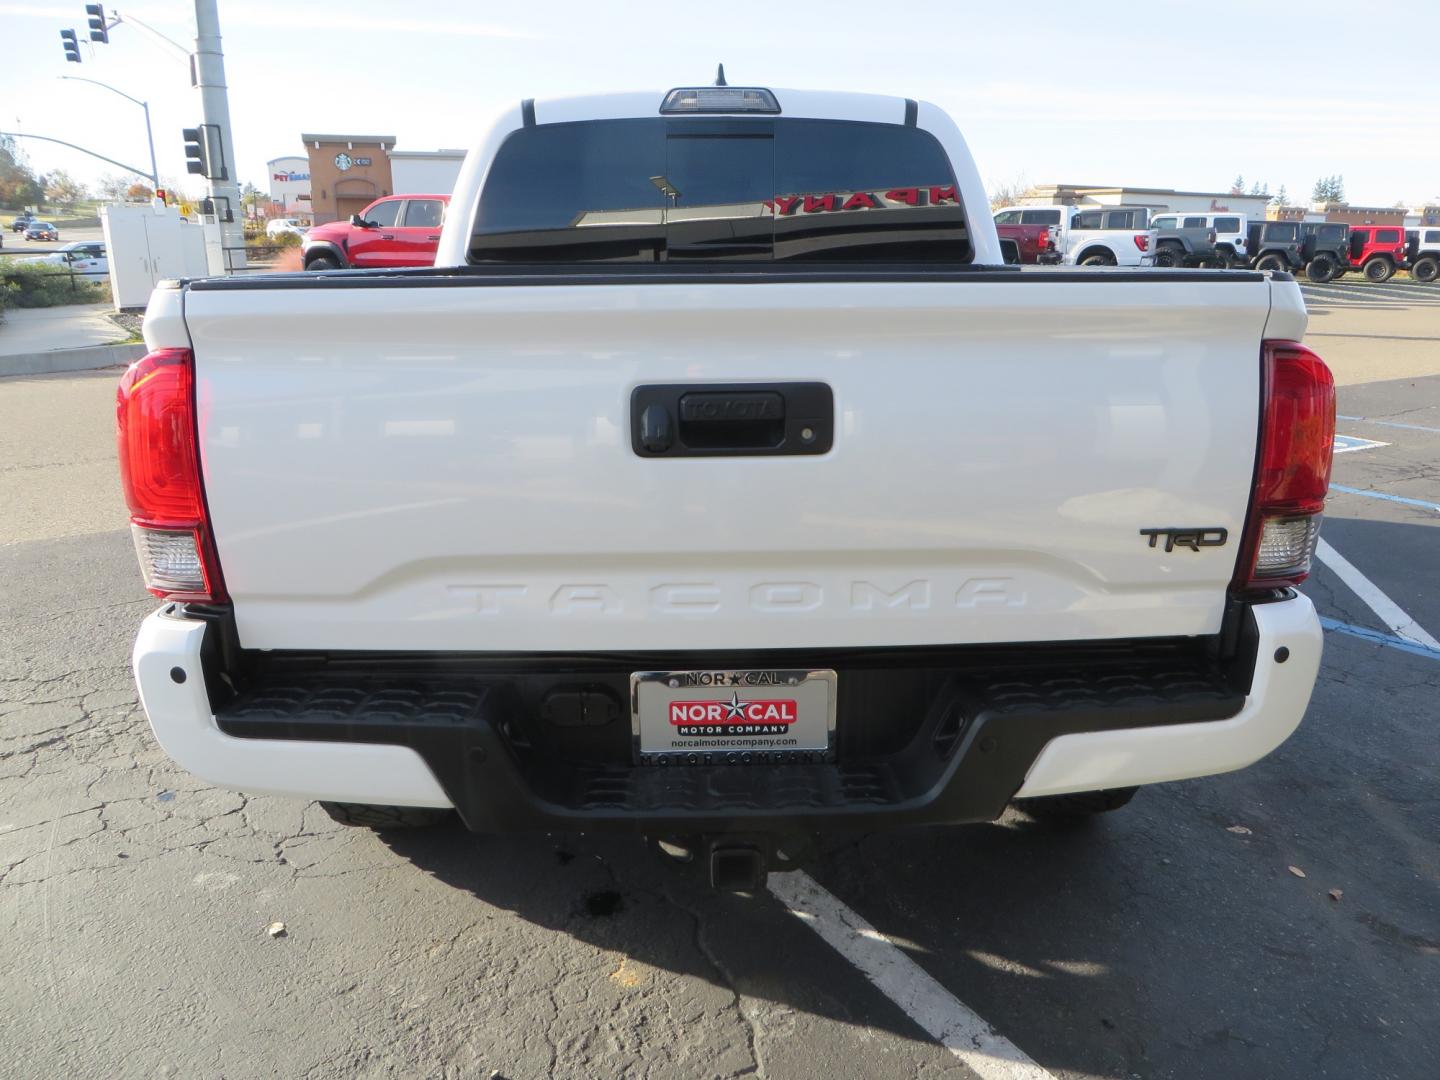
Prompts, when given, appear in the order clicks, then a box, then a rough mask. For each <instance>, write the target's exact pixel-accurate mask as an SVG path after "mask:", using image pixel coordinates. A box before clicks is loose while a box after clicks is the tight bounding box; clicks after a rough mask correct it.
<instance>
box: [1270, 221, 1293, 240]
mask: <svg viewBox="0 0 1440 1080" xmlns="http://www.w3.org/2000/svg"><path fill="white" fill-rule="evenodd" d="M1299 235H1300V226H1299V225H1298V224H1297V223H1296V222H1293V221H1275V222H1271V223H1270V224H1269V225H1266V226H1265V239H1266V240H1279V241H1282V242H1283V241H1289V240H1294V239H1295V238H1296V237H1298V236H1299Z"/></svg>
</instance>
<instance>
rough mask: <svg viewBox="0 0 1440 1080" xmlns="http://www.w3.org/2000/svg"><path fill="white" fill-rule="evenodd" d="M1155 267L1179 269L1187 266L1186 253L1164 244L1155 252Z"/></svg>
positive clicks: (1172, 245) (1171, 245)
mask: <svg viewBox="0 0 1440 1080" xmlns="http://www.w3.org/2000/svg"><path fill="white" fill-rule="evenodd" d="M1155 265H1156V266H1159V267H1178V266H1184V265H1185V252H1184V251H1182V250H1181V249H1180V248H1178V247H1176V246H1175V245H1174V244H1162V245H1160V249H1159V250H1158V251H1156V252H1155Z"/></svg>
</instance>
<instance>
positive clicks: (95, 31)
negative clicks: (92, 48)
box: [85, 4, 110, 45]
mask: <svg viewBox="0 0 1440 1080" xmlns="http://www.w3.org/2000/svg"><path fill="white" fill-rule="evenodd" d="M85 14H86V15H89V16H90V40H91V41H98V42H100V43H101V44H102V45H109V44H110V31H109V30H107V29H106V28H105V8H104V6H103V5H101V4H86V5H85Z"/></svg>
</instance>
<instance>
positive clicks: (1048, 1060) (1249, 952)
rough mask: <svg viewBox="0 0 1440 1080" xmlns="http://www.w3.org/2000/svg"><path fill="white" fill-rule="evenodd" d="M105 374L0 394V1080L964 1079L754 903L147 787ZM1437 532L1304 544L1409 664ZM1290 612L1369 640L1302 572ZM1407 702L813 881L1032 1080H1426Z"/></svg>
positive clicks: (607, 855) (567, 839)
mask: <svg viewBox="0 0 1440 1080" xmlns="http://www.w3.org/2000/svg"><path fill="white" fill-rule="evenodd" d="M1432 310H1440V309H1432ZM1360 314H1361V315H1363V317H1364V318H1366V319H1373V318H1374V317H1375V316H1374V313H1373V312H1369V311H1368V310H1367V311H1365V312H1361V313H1360ZM1347 317H1349V316H1348V315H1347V312H1346V311H1345V310H1344V309H1343V306H1342V305H1339V304H1337V305H1335V306H1334V307H1333V308H1331V309H1330V312H1329V314H1328V315H1327V316H1326V327H1325V329H1326V330H1327V332H1330V333H1336V332H1340V331H1343V330H1344V328H1345V326H1346V325H1347V324H1346V323H1345V322H1344V321H1343V320H1344V319H1345V318H1347ZM1431 319H1432V324H1433V323H1434V322H1435V321H1437V320H1440V315H1432V316H1431ZM1431 332H1432V333H1440V327H1437V326H1434V325H1431ZM1317 344H1318V345H1319V347H1320V348H1321V349H1322V350H1323V349H1324V348H1325V344H1324V343H1323V342H1321V343H1317ZM1357 355H1358V354H1357ZM1408 355H1411V354H1407V356H1408ZM1411 359H1412V360H1413V356H1412V357H1411ZM1410 362H1411V360H1407V361H1406V363H1407V364H1409V363H1410ZM1380 364H1381V361H1380V360H1376V359H1374V358H1370V359H1367V360H1366V361H1365V370H1367V371H1368V370H1369V369H1370V368H1371V367H1374V366H1376V365H1380ZM1407 370H1408V369H1407ZM116 374H117V373H116V372H97V373H87V374H80V375H69V376H50V377H40V378H31V379H11V380H0V450H3V451H4V453H5V454H6V458H5V459H4V460H3V461H0V491H4V492H5V495H6V505H7V507H14V508H15V512H14V513H13V514H12V515H11V516H10V519H9V520H7V521H5V522H4V523H3V524H0V528H3V530H4V532H0V643H3V645H0V933H3V935H4V940H5V941H6V954H5V956H6V965H5V968H6V975H7V977H6V978H5V979H4V980H3V981H0V1016H4V1018H5V1023H4V1024H3V1025H0V1060H4V1061H5V1062H6V1063H7V1065H6V1067H5V1070H4V1071H5V1074H6V1075H7V1076H15V1077H47V1078H48V1077H53V1076H57V1075H65V1076H93V1075H103V1076H106V1077H153V1076H172V1077H190V1076H207V1077H208V1076H225V1077H231V1078H235V1077H252V1076H254V1077H262V1076H283V1077H292V1076H294V1077H315V1078H329V1077H410V1076H453V1077H472V1076H480V1077H488V1076H491V1075H492V1074H495V1075H498V1076H500V1077H505V1078H510V1080H530V1078H540V1077H552V1076H554V1077H567V1078H568V1077H575V1078H582V1077H584V1078H589V1077H599V1076H617V1077H618V1076H625V1077H646V1078H648V1077H655V1078H662V1077H665V1078H668V1077H687V1078H688V1077H738V1076H755V1077H770V1078H790V1077H811V1076H814V1077H825V1078H827V1080H829V1078H832V1077H833V1078H846V1077H892V1076H893V1077H940V1076H949V1077H968V1076H971V1075H972V1074H971V1073H970V1072H969V1071H968V1070H966V1069H965V1068H964V1067H963V1066H962V1065H960V1064H959V1063H958V1062H957V1061H956V1060H955V1059H954V1058H953V1057H952V1056H951V1055H950V1054H948V1053H947V1052H945V1051H944V1050H943V1049H942V1048H940V1047H939V1046H937V1045H936V1044H935V1043H933V1042H932V1041H931V1040H930V1039H929V1038H927V1037H926V1036H925V1034H924V1032H923V1031H922V1030H921V1029H920V1028H919V1027H918V1026H917V1025H916V1024H914V1023H913V1022H912V1021H911V1020H910V1019H909V1018H908V1017H906V1016H905V1015H904V1014H903V1013H902V1012H901V1011H900V1010H899V1009H898V1008H897V1007H896V1006H894V1005H893V1004H891V1003H890V1002H889V1001H888V1000H887V999H885V998H884V997H882V996H881V995H880V994H879V993H878V992H877V991H876V990H875V989H874V988H873V987H872V986H870V984H869V983H867V982H866V980H865V978H864V977H863V976H862V975H860V974H859V973H858V972H857V971H856V970H854V969H853V968H851V967H850V966H849V965H848V964H847V963H846V962H845V961H844V960H843V959H842V958H841V957H840V956H839V955H838V954H836V953H834V952H833V951H831V950H830V949H829V948H828V947H827V946H826V945H825V944H824V943H823V942H821V941H820V939H819V938H818V937H817V936H816V935H814V934H813V933H811V932H810V931H809V930H808V929H806V927H805V926H804V925H803V924H802V923H801V922H800V921H799V920H798V919H796V918H795V917H794V916H792V915H790V914H789V913H788V912H786V911H785V910H784V909H783V907H782V906H781V905H780V904H779V903H778V902H777V901H776V900H774V899H773V898H772V897H769V896H760V897H754V898H748V897H738V896H727V895H717V894H713V893H710V892H708V891H707V890H705V889H702V888H699V887H697V885H696V884H695V883H694V882H692V881H691V880H689V879H688V878H686V877H683V876H681V875H679V874H677V873H676V872H675V871H673V870H672V869H670V868H668V867H665V866H662V865H660V864H659V862H658V860H656V859H655V858H654V857H653V856H651V855H650V854H649V853H648V852H647V851H646V849H645V848H644V847H643V845H641V844H640V843H639V842H638V841H635V840H631V839H628V838H623V837H606V838H599V839H597V838H587V837H581V836H550V837H481V836H472V835H470V834H467V833H465V832H463V831H461V830H459V829H457V828H443V829H439V830H430V831H423V832H417V833H413V834H399V833H397V834H391V835H387V836H386V837H383V838H382V837H381V836H377V835H375V834H373V833H369V832H367V831H364V830H351V829H345V828H343V827H341V826H338V825H336V824H334V823H333V822H331V820H330V819H329V818H328V817H327V816H326V815H325V814H324V813H323V812H322V811H320V809H319V808H318V807H317V806H315V805H313V804H312V805H308V806H307V805H305V804H302V803H299V802H297V801H293V800H287V799H277V798H270V797H246V796H244V795H240V794H234V793H230V792H225V791H221V790H218V789H215V788H212V787H209V786H208V785H206V784H204V783H201V782H200V781H197V780H195V779H194V778H192V777H189V776H188V775H187V774H185V773H183V772H181V771H180V770H179V769H178V768H176V767H175V766H174V765H172V764H171V763H170V762H169V760H168V759H167V758H166V757H165V756H164V754H163V753H162V752H161V751H160V750H159V749H158V747H157V746H156V745H155V744H154V742H153V741H152V740H151V738H150V736H149V731H148V727H147V726H146V723H145V720H144V717H143V714H142V713H141V711H140V710H139V708H138V706H137V704H136V701H135V694H134V688H133V685H132V682H131V678H130V673H129V669H128V653H129V648H130V644H131V642H132V640H133V636H134V632H135V628H136V626H137V624H138V622H139V620H140V619H141V618H142V617H143V615H144V614H145V613H146V612H148V611H149V610H150V609H151V606H152V603H153V601H152V600H151V598H150V597H149V596H148V595H147V594H146V593H145V592H144V591H143V589H142V588H141V587H140V584H139V578H138V573H137V571H136V568H135V565H134V555H133V552H132V550H131V546H130V540H129V536H128V533H127V532H126V531H125V530H124V528H123V527H122V525H123V522H124V520H125V518H124V510H123V506H122V505H121V502H120V499H119V492H118V484H117V483H116V482H115V478H114V474H113V460H112V458H113V450H112V443H111V435H110V427H109V425H110V423H111V416H112V413H111V410H110V401H111V395H112V393H113V385H114V380H115V377H116ZM1353 381H1354V380H1352V382H1353ZM1340 411H1341V412H1342V413H1344V414H1346V415H1354V416H1365V417H1369V418H1372V419H1377V418H1383V417H1386V416H1391V417H1393V416H1399V415H1402V414H1403V415H1404V416H1405V418H1406V422H1408V423H1413V424H1418V425H1422V426H1423V425H1430V426H1433V427H1435V428H1437V429H1440V377H1406V378H1403V379H1386V380H1383V381H1371V382H1354V385H1346V386H1344V387H1342V390H1341V409H1340ZM1340 428H1341V431H1342V432H1343V433H1345V434H1354V435H1360V436H1363V437H1366V438H1373V439H1379V440H1382V441H1385V442H1388V443H1390V444H1391V445H1390V446H1389V447H1385V448H1380V449H1376V450H1367V451H1360V452H1356V453H1350V454H1344V455H1341V456H1340V457H1339V458H1337V467H1336V480H1337V482H1339V483H1342V484H1345V485H1347V486H1352V487H1356V488H1362V489H1364V488H1368V487H1379V488H1383V489H1384V490H1387V491H1396V492H1397V493H1401V494H1405V495H1413V496H1414V497H1417V498H1419V497H1426V498H1436V497H1437V496H1440V490H1437V481H1436V477H1437V463H1440V434H1427V433H1425V432H1421V431H1407V430H1400V429H1385V428H1382V427H1374V426H1371V427H1366V426H1365V425H1363V424H1347V423H1344V422H1342V423H1341V425H1340ZM50 492H59V493H61V494H60V495H59V496H58V497H56V498H54V499H50V498H47V495H48V493H50ZM1437 529H1440V515H1434V514H1429V515H1428V516H1427V514H1426V513H1425V512H1423V511H1421V510H1420V509H1418V508H1415V507H1408V506H1402V505H1396V504H1390V503H1383V502H1381V501H1379V500H1374V499H1365V498H1362V497H1358V496H1345V495H1336V496H1334V497H1333V498H1332V502H1331V508H1330V512H1329V517H1328V520H1327V523H1326V527H1325V536H1326V538H1327V539H1328V540H1329V541H1330V542H1331V543H1332V544H1334V546H1335V547H1336V548H1337V549H1338V550H1339V551H1340V552H1341V553H1343V554H1344V555H1345V556H1346V557H1347V558H1348V559H1350V560H1351V561H1352V562H1353V563H1355V564H1356V566H1357V567H1359V568H1360V569H1361V570H1362V571H1363V572H1364V573H1365V574H1367V575H1368V576H1370V577H1371V578H1372V580H1374V581H1375V582H1376V583H1377V584H1378V585H1379V586H1380V587H1381V588H1383V589H1384V590H1385V591H1386V592H1387V593H1388V594H1389V595H1390V596H1391V597H1392V598H1393V599H1394V600H1395V601H1396V602H1397V603H1399V604H1400V605H1401V606H1402V607H1404V608H1405V609H1406V610H1407V611H1409V612H1410V614H1412V615H1414V616H1415V617H1416V618H1417V619H1418V620H1419V621H1420V623H1421V625H1423V626H1425V627H1427V628H1428V629H1429V630H1430V631H1431V632H1432V633H1440V545H1437V542H1436V541H1437V539H1440V532H1437ZM1307 590H1308V591H1309V592H1310V594H1311V595H1312V596H1313V597H1314V598H1315V599H1316V600H1317V602H1318V603H1319V604H1320V606H1321V608H1322V611H1323V612H1324V613H1325V614H1327V615H1330V616H1331V617H1333V618H1337V619H1340V620H1343V621H1346V622H1351V623H1354V624H1357V625H1360V626H1364V627H1368V628H1371V629H1376V630H1384V629H1385V627H1384V626H1383V624H1380V623H1379V622H1378V620H1377V619H1376V617H1375V616H1374V614H1373V613H1372V612H1370V610H1369V609H1368V608H1367V607H1366V606H1365V604H1364V603H1363V602H1362V601H1361V600H1360V599H1359V598H1358V597H1356V596H1355V595H1354V594H1352V593H1351V592H1350V591H1349V590H1348V589H1347V587H1346V586H1345V585H1344V584H1342V583H1341V582H1340V581H1339V580H1338V579H1336V578H1335V577H1333V575H1331V574H1329V573H1328V572H1327V571H1325V570H1323V569H1322V570H1320V571H1319V572H1318V573H1317V574H1316V576H1315V577H1314V578H1313V579H1312V581H1311V582H1310V583H1309V585H1308V586H1307ZM1437 690H1440V662H1437V661H1435V660H1432V659H1427V658H1424V657H1419V656H1415V655H1410V654H1405V653H1402V652H1399V651H1397V650H1393V649H1387V648H1383V647H1380V646H1377V645H1374V644H1371V643H1370V642H1367V641H1361V640H1358V639H1355V638H1349V637H1345V636H1343V635H1339V634H1329V635H1327V642H1326V658H1325V663H1324V666H1323V668H1322V673H1321V679H1320V683H1319V685H1318V686H1317V689H1316V694H1315V699H1314V702H1313V703H1312V707H1311V710H1310V713H1309V715H1308V716H1307V719H1306V722H1305V724H1303V725H1302V727H1301V729H1300V731H1299V732H1298V733H1297V735H1296V736H1295V737H1294V738H1292V739H1291V740H1290V741H1289V742H1288V743H1287V744H1286V745H1285V746H1283V747H1282V748H1281V749H1280V750H1279V751H1277V752H1276V753H1275V754H1274V755H1272V756H1271V757H1270V758H1268V759H1267V760H1266V761H1264V762H1262V763H1260V764H1259V765H1257V766H1255V767H1253V768H1251V769H1248V770H1245V771H1242V772H1240V773H1236V774H1232V775H1229V776H1223V777H1214V778H1209V779H1204V780H1197V781H1190V782H1186V783H1183V784H1173V785H1164V786H1161V787H1158V788H1156V789H1153V790H1149V791H1145V792H1142V793H1141V794H1140V796H1139V797H1138V798H1137V799H1136V801H1135V802H1134V803H1133V804H1132V805H1131V806H1130V807H1129V808H1127V809H1126V810H1124V811H1122V812H1120V813H1118V814H1115V815H1111V816H1110V818H1109V819H1107V820H1105V821H1102V822H1097V823H1095V824H1094V825H1092V826H1090V827H1086V828H1081V829H1058V828H1055V827H1046V826H1041V825H1038V824H1035V823H1033V822H1030V821H1028V819H1026V818H1024V817H1023V816H1021V815H1009V816H1007V817H1006V818H1005V819H1003V820H1002V821H1001V822H1000V823H997V824H996V825H990V826H979V827H974V828H967V829H957V830H938V829H927V830H916V831H908V832H900V833H893V834H886V835H880V836H871V837H846V838H843V839H836V840H834V841H832V842H829V843H827V844H826V845H825V846H824V848H823V850H822V852H821V854H820V855H819V857H818V860H817V862H816V864H815V865H814V867H813V868H812V871H811V872H812V873H813V875H814V876H815V877H816V879H817V880H818V881H819V882H820V883H821V884H823V885H824V886H825V888H826V889H828V890H830V891H831V892H832V893H834V894H835V895H836V896H837V897H839V898H840V899H842V900H843V901H844V902H845V903H846V904H848V905H850V906H851V907H852V908H854V909H855V910H856V911H857V912H859V913H860V914H861V915H863V916H864V917H865V918H866V919H867V920H868V921H870V922H871V923H872V924H874V925H875V926H876V927H878V928H879V929H881V930H882V931H883V932H884V933H886V934H887V935H889V936H890V937H891V938H892V939H893V940H894V941H895V942H896V944H897V945H898V946H899V947H900V948H902V949H903V950H904V951H905V952H906V953H907V954H909V955H910V957H911V958H912V959H914V960H915V961H916V962H917V963H918V964H920V965H921V966H922V967H923V968H924V969H925V970H926V971H927V972H928V973H929V974H930V975H932V976H933V977H934V978H936V979H937V980H939V981H940V982H941V983H942V984H943V985H944V986H945V987H946V988H947V989H949V990H950V991H951V992H952V993H954V994H955V995H956V996H957V997H959V998H960V999H961V1000H962V1001H964V1002H965V1003H966V1004H967V1005H969V1006H970V1007H971V1008H973V1009H974V1010H975V1011H976V1012H978V1013H979V1014H980V1015H981V1016H982V1017H984V1018H985V1019H986V1020H988V1021H990V1022H991V1023H992V1024H994V1025H995V1026H996V1027H997V1028H998V1029H999V1030H1000V1031H1001V1032H1002V1033H1003V1034H1004V1035H1005V1036H1006V1037H1007V1038H1009V1039H1010V1040H1012V1041H1013V1042H1014V1043H1016V1044H1017V1045H1018V1046H1019V1047H1021V1048H1022V1049H1023V1050H1025V1051H1026V1052H1027V1053H1028V1054H1030V1055H1031V1056H1032V1057H1034V1058H1035V1059H1036V1060H1037V1061H1039V1062H1040V1064H1042V1065H1043V1066H1044V1067H1045V1068H1047V1069H1049V1070H1050V1071H1051V1072H1053V1073H1054V1074H1055V1075H1057V1076H1061V1077H1074V1078H1079V1077H1113V1078H1115V1080H1122V1078H1129V1077H1134V1076H1143V1077H1212V1076H1226V1077H1257V1078H1259V1077H1267V1078H1269V1077H1287V1076H1295V1077H1307V1078H1308V1077H1316V1076H1334V1077H1337V1078H1338V1077H1346V1078H1348V1077H1353V1076H1366V1077H1377V1078H1384V1077H1394V1078H1397V1080H1398V1078H1407V1080H1408V1078H1411V1077H1420V1076H1427V1075H1433V1071H1434V1065H1433V1063H1434V1061H1435V1059H1436V1057H1437V1056H1440V1029H1437V1027H1436V1025H1435V1023H1434V1019H1435V1016H1436V1015H1437V1014H1440V798H1437V796H1436V786H1435V778H1436V775H1437V769H1440V738H1437V720H1440V706H1437V701H1440V694H1437ZM1236 825H1242V826H1244V827H1245V828H1246V829H1248V830H1250V831H1249V832H1248V833H1244V834H1237V833H1234V832H1230V831H1228V830H1229V829H1230V828H1231V827H1232V826H1236ZM1289 866H1297V867H1300V868H1302V869H1303V870H1304V871H1305V874H1306V877H1305V878H1303V879H1300V878H1297V877H1296V876H1294V875H1293V874H1291V873H1289V872H1288V870H1287V867H1289ZM1332 888H1334V889H1340V890H1341V891H1342V899H1341V900H1340V901H1338V902H1337V901H1335V900H1332V899H1331V898H1330V896H1329V895H1328V890H1330V889H1332ZM277 921H278V922H283V923H284V924H285V933H284V935H283V936H280V937H271V936H269V935H268V934H267V933H266V927H267V926H268V925H269V924H270V923H272V922H277Z"/></svg>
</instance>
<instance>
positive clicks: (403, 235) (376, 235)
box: [301, 195, 450, 270]
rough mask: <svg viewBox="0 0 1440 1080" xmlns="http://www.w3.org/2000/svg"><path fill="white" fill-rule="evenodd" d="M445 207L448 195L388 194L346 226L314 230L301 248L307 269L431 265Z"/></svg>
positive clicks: (335, 223) (341, 223)
mask: <svg viewBox="0 0 1440 1080" xmlns="http://www.w3.org/2000/svg"><path fill="white" fill-rule="evenodd" d="M449 204H450V196H449V195H386V196H385V197H384V198H383V199H376V200H375V201H374V202H373V203H371V204H370V205H369V206H367V207H366V208H365V209H364V210H362V211H360V213H358V214H352V215H351V216H350V220H349V221H331V222H327V223H326V224H324V225H317V226H315V227H314V228H313V229H311V230H310V231H309V232H307V233H306V234H305V240H304V243H303V244H302V245H301V254H302V257H303V259H304V264H305V269H306V270H350V269H356V270H363V269H365V268H367V267H377V266H430V265H432V264H433V263H434V262H435V251H436V249H437V248H438V247H439V246H440V225H441V223H442V222H443V221H444V220H445V208H446V207H447V206H448V205H449Z"/></svg>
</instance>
